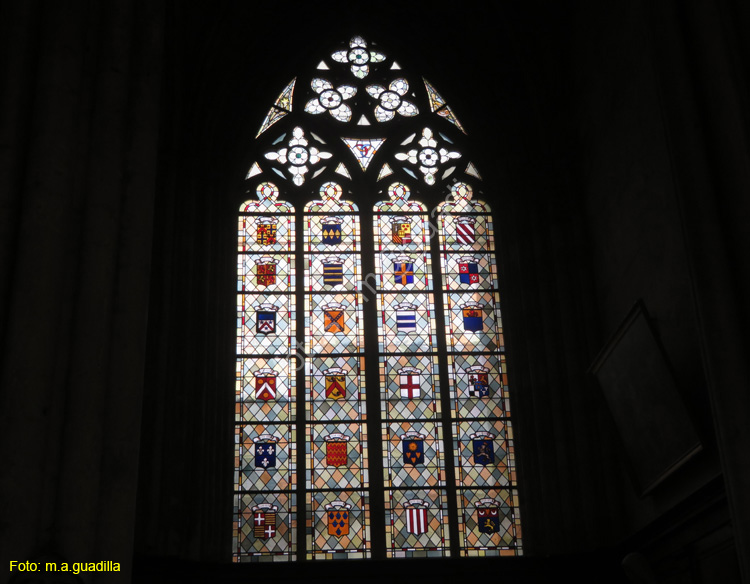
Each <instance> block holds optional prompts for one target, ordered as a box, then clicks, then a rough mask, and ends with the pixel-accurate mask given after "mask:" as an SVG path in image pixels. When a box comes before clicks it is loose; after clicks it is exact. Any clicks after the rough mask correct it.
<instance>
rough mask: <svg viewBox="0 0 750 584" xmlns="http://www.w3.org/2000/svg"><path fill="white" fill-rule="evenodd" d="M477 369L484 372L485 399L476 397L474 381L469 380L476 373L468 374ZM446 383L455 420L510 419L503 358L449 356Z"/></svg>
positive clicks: (506, 377)
mask: <svg viewBox="0 0 750 584" xmlns="http://www.w3.org/2000/svg"><path fill="white" fill-rule="evenodd" d="M478 367H479V368H482V369H486V370H487V374H486V375H487V381H488V386H487V395H486V396H480V395H479V393H480V392H478V391H477V388H476V381H472V378H474V380H476V373H474V372H473V371H469V370H470V369H471V368H478ZM448 382H449V387H450V392H451V407H452V409H453V417H454V418H455V417H459V418H480V417H491V418H507V417H509V416H510V400H509V397H508V375H507V371H506V365H505V355H498V354H496V353H494V354H481V355H477V354H473V355H448Z"/></svg>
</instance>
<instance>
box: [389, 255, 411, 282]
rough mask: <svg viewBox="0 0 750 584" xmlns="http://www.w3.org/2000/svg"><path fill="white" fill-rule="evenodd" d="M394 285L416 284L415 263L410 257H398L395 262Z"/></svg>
mask: <svg viewBox="0 0 750 584" xmlns="http://www.w3.org/2000/svg"><path fill="white" fill-rule="evenodd" d="M393 283H394V284H397V285H401V286H404V285H406V284H413V283H414V262H413V261H412V258H410V257H409V256H398V257H396V258H395V259H394V261H393Z"/></svg>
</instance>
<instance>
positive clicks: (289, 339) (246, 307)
mask: <svg viewBox="0 0 750 584" xmlns="http://www.w3.org/2000/svg"><path fill="white" fill-rule="evenodd" d="M261 304H267V305H272V306H274V307H275V308H276V310H275V311H271V312H273V313H274V314H275V317H274V319H275V320H274V323H275V324H274V325H273V327H274V328H273V331H272V332H268V333H265V334H260V333H258V318H259V317H258V314H259V312H261V311H264V310H266V309H265V308H264V307H262V306H261ZM294 311H295V298H294V296H291V295H286V294H238V295H237V333H238V335H237V353H239V354H241V355H253V354H255V355H258V354H263V353H272V354H274V355H279V354H281V355H285V354H286V355H288V354H291V353H293V352H294V347H295V344H296V337H295V335H296V326H295V324H296V323H295V319H294V314H295V312H294Z"/></svg>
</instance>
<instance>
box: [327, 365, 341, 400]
mask: <svg viewBox="0 0 750 584" xmlns="http://www.w3.org/2000/svg"><path fill="white" fill-rule="evenodd" d="M325 379H326V397H327V398H328V399H346V374H345V372H344V370H343V369H341V368H339V367H329V368H328V369H327V370H326V372H325Z"/></svg>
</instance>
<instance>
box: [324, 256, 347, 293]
mask: <svg viewBox="0 0 750 584" xmlns="http://www.w3.org/2000/svg"><path fill="white" fill-rule="evenodd" d="M343 283H344V260H343V259H342V258H340V257H338V256H327V257H326V259H324V260H323V284H324V285H326V286H338V285H339V284H343Z"/></svg>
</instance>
